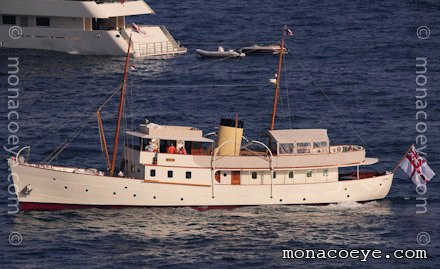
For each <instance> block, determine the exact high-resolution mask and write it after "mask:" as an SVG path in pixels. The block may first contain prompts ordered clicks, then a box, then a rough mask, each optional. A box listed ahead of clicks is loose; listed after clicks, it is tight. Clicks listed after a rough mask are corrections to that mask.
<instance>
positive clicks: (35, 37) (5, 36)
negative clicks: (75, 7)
mask: <svg viewBox="0 0 440 269" xmlns="http://www.w3.org/2000/svg"><path fill="white" fill-rule="evenodd" d="M9 29H10V26H0V47H4V48H17V49H39V50H51V51H59V52H65V53H69V54H88V55H114V56H124V55H125V54H126V53H127V49H128V40H129V36H130V33H131V30H130V29H129V28H127V29H123V30H120V31H118V30H108V31H105V30H94V31H84V30H80V29H54V28H46V29H45V28H38V27H23V28H22V34H21V37H20V38H18V39H12V38H11V37H10V36H9ZM141 29H142V30H143V31H145V32H147V33H148V34H147V35H142V34H138V33H133V36H132V42H133V45H132V52H133V54H134V55H135V56H139V57H145V56H156V55H165V54H178V53H185V52H186V51H187V50H186V49H185V48H182V47H180V46H179V45H178V44H177V43H176V41H175V40H174V38H173V37H172V36H171V35H170V34H169V32H168V31H167V30H166V29H165V28H164V27H161V26H142V27H141Z"/></svg>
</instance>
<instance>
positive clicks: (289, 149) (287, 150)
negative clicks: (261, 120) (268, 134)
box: [279, 143, 295, 154]
mask: <svg viewBox="0 0 440 269" xmlns="http://www.w3.org/2000/svg"><path fill="white" fill-rule="evenodd" d="M294 145H295V144H294V143H280V152H279V154H294V149H295V146H294Z"/></svg>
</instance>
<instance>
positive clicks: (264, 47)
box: [238, 44, 288, 54]
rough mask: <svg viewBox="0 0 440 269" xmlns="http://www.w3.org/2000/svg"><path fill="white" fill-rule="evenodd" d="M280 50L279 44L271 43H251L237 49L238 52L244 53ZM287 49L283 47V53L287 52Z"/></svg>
mask: <svg viewBox="0 0 440 269" xmlns="http://www.w3.org/2000/svg"><path fill="white" fill-rule="evenodd" d="M280 51H281V45H280V44H272V45H252V46H249V47H243V48H241V49H239V50H238V52H240V53H245V54H279V53H280ZM287 52H288V49H287V48H286V47H283V53H287Z"/></svg>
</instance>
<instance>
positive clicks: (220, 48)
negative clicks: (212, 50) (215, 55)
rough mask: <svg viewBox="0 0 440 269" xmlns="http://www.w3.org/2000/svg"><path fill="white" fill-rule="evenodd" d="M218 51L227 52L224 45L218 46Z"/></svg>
mask: <svg viewBox="0 0 440 269" xmlns="http://www.w3.org/2000/svg"><path fill="white" fill-rule="evenodd" d="M217 51H218V52H225V49H224V48H223V47H222V46H220V47H218V50H217Z"/></svg>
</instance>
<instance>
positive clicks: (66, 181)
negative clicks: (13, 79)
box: [9, 161, 393, 206]
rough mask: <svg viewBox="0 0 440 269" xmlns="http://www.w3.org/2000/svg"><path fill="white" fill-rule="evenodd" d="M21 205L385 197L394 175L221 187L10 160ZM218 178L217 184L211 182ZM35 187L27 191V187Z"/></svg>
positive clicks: (277, 201)
mask: <svg viewBox="0 0 440 269" xmlns="http://www.w3.org/2000/svg"><path fill="white" fill-rule="evenodd" d="M9 164H10V167H11V171H12V174H13V180H14V184H15V186H16V191H17V197H18V200H19V202H20V203H23V204H25V203H31V204H37V205H38V204H58V205H83V206H245V205H273V204H328V203H339V202H347V201H356V202H361V201H371V200H377V199H383V198H384V197H385V196H386V195H387V194H388V192H389V190H390V188H391V184H392V180H393V174H386V175H383V176H378V177H372V178H366V179H355V180H343V181H336V182H323V183H304V184H259V185H222V184H217V183H216V182H215V180H211V179H210V178H206V179H203V180H204V181H205V182H206V184H199V183H197V184H191V182H188V180H185V179H182V180H181V182H182V183H176V182H173V183H172V182H166V180H160V179H158V181H157V182H152V181H144V180H140V179H128V178H118V177H108V176H95V175H86V174H76V173H72V172H63V171H56V170H51V169H44V168H38V167H32V166H28V165H19V164H17V163H16V162H12V161H10V162H9ZM198 182H200V180H198ZM212 182H214V186H212V184H211V183H212ZM28 185H29V186H30V188H32V190H31V191H30V192H29V193H28V194H27V195H26V194H25V193H23V189H26V186H28Z"/></svg>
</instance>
